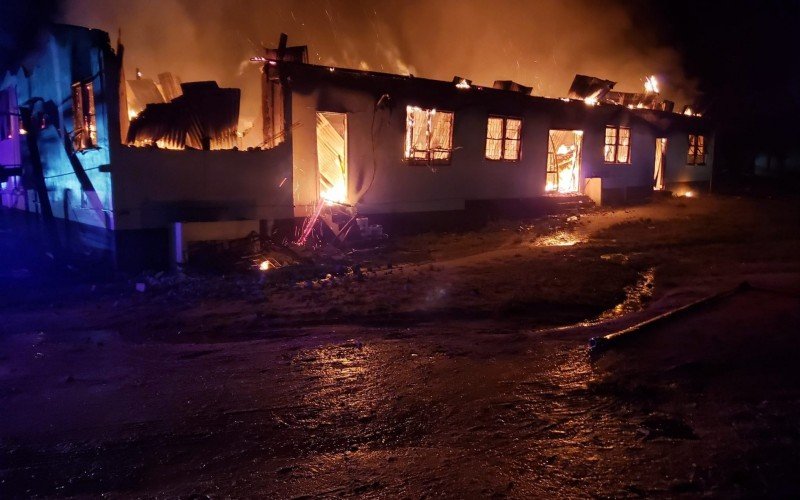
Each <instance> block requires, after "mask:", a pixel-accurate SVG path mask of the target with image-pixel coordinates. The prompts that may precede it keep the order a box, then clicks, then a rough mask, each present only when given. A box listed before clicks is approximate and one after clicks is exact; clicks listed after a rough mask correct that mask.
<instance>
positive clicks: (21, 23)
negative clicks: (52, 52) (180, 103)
mask: <svg viewBox="0 0 800 500" xmlns="http://www.w3.org/2000/svg"><path fill="white" fill-rule="evenodd" d="M60 5H61V2H60V1H59V0H2V1H0V75H2V74H3V73H4V72H5V71H7V70H12V69H14V68H16V67H18V66H19V65H20V64H22V63H23V61H24V60H25V58H26V57H27V56H29V55H30V54H31V52H33V51H34V50H35V49H36V47H37V46H38V44H39V43H40V42H41V40H42V36H43V35H44V34H45V33H46V31H47V28H48V26H50V24H51V23H52V22H53V20H55V19H56V18H58V17H59V16H60V12H61V9H60Z"/></svg>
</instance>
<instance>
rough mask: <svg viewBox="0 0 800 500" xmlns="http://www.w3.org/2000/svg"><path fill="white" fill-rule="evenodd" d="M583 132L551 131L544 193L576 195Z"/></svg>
mask: <svg viewBox="0 0 800 500" xmlns="http://www.w3.org/2000/svg"><path fill="white" fill-rule="evenodd" d="M582 145H583V130H551V131H550V134H549V137H548V144H547V182H546V183H545V192H546V193H555V194H570V193H577V192H578V191H579V189H580V188H579V186H580V178H581V147H582Z"/></svg>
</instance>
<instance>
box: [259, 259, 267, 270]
mask: <svg viewBox="0 0 800 500" xmlns="http://www.w3.org/2000/svg"><path fill="white" fill-rule="evenodd" d="M258 270H259V271H269V261H268V260H265V261H263V262H262V263H261V264H259V265H258Z"/></svg>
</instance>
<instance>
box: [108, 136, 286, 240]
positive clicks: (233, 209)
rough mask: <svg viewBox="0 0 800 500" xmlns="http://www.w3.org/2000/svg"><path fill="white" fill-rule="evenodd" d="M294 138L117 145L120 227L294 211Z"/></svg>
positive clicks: (258, 216)
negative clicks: (219, 145)
mask: <svg viewBox="0 0 800 500" xmlns="http://www.w3.org/2000/svg"><path fill="white" fill-rule="evenodd" d="M290 153H291V150H290V143H288V142H287V143H284V144H281V145H280V146H278V147H276V148H274V149H271V150H266V151H260V150H258V151H194V150H185V151H174V150H164V149H156V148H133V147H124V146H120V147H118V148H116V149H115V151H114V163H113V165H112V167H111V177H112V179H113V184H114V200H115V214H114V215H115V219H116V221H117V226H116V227H117V229H121V230H139V229H154V228H167V227H170V226H171V224H172V223H173V222H209V221H225V220H277V219H288V218H291V217H292V167H291V154H290Z"/></svg>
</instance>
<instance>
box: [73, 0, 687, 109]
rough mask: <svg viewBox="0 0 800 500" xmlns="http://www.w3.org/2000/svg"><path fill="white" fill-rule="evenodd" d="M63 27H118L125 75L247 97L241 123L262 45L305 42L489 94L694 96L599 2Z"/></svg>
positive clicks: (240, 12) (315, 8)
mask: <svg viewBox="0 0 800 500" xmlns="http://www.w3.org/2000/svg"><path fill="white" fill-rule="evenodd" d="M65 7H66V9H65V13H64V15H63V21H64V22H67V23H71V24H79V25H83V26H90V27H96V28H100V29H103V30H106V31H108V32H109V33H111V35H112V39H113V37H114V35H115V33H116V32H117V30H118V29H121V33H122V41H123V43H124V44H125V47H126V53H125V54H126V73H127V74H128V75H133V74H134V73H133V72H134V71H135V68H137V67H138V68H140V69H141V71H142V72H143V73H144V75H145V76H149V77H155V76H156V75H157V74H158V73H160V72H163V71H171V72H173V73H174V74H176V75H178V76H180V77H181V78H182V79H183V80H184V81H191V80H216V81H217V82H219V84H220V85H222V86H230V87H239V88H241V89H242V94H243V96H242V99H243V106H242V110H243V119H245V120H256V116H257V113H258V110H259V109H260V106H259V104H258V100H259V97H260V86H259V85H260V84H259V79H258V67H257V65H251V64H249V63H248V62H247V60H248V59H249V58H250V57H251V56H254V55H261V46H267V47H275V46H276V45H277V41H278V37H279V35H280V33H281V32H286V33H287V34H288V35H289V44H290V45H308V49H309V61H310V62H312V63H316V64H324V65H337V66H345V67H352V68H361V69H370V70H374V71H386V72H393V73H402V74H407V73H413V74H414V75H415V76H420V77H427V78H434V79H442V80H449V79H451V78H452V77H453V76H454V75H456V74H457V75H460V76H464V77H467V78H470V79H472V80H473V81H474V82H475V83H477V84H483V85H491V84H492V82H493V81H494V80H514V81H517V82H519V83H521V84H523V85H529V86H532V87H533V88H534V93H535V94H537V95H545V96H551V97H560V96H564V95H566V94H567V90H568V89H569V85H570V83H571V82H572V78H573V77H574V75H575V74H576V73H581V74H588V75H593V76H598V77H601V78H607V79H610V80H614V81H617V82H619V83H618V85H617V87H616V88H617V90H623V91H634V92H638V91H641V90H642V89H643V84H644V78H645V76H646V75H650V74H655V75H657V76H658V77H659V81H660V83H661V89H662V93H663V95H664V97H665V98H668V99H674V100H676V101H683V100H686V99H687V98H691V97H693V95H692V93H693V85H692V83H691V82H688V81H687V80H686V78H684V76H683V73H682V71H681V64H680V63H681V61H680V57H679V55H678V54H677V53H676V52H675V51H674V50H672V49H670V48H668V47H664V46H660V45H659V44H658V43H657V42H656V41H655V40H656V39H657V37H655V36H652V33H650V32H649V31H648V27H646V26H645V27H643V26H638V25H634V23H633V22H632V20H631V16H630V15H629V13H628V12H627V11H626V10H625V7H623V6H622V5H621V4H618V3H616V2H596V1H592V0H538V1H537V2H530V1H527V0H505V1H503V0H492V1H485V0H471V1H463V0H460V1H459V0H438V1H436V2H430V1H427V0H383V1H378V0H284V1H275V2H272V1H271V2H264V1H262V0H239V1H232V0H231V1H221V0H115V1H113V2H108V1H106V0H67V1H66V3H65Z"/></svg>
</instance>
